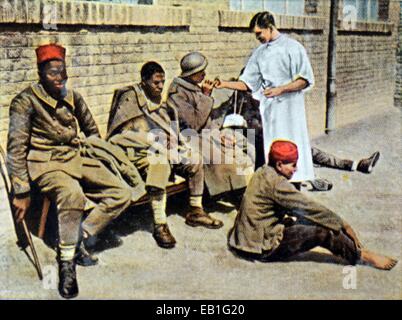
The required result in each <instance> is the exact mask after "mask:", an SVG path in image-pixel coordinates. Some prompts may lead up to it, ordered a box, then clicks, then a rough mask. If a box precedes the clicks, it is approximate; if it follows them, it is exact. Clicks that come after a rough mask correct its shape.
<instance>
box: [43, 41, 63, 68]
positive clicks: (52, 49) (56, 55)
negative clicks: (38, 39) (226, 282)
mask: <svg viewBox="0 0 402 320" xmlns="http://www.w3.org/2000/svg"><path fill="white" fill-rule="evenodd" d="M35 51H36V58H37V63H38V64H39V63H42V62H45V61H49V60H64V59H65V57H66V49H65V48H63V47H62V46H59V45H58V44H53V43H52V44H46V45H44V46H40V47H38V48H36V50H35Z"/></svg>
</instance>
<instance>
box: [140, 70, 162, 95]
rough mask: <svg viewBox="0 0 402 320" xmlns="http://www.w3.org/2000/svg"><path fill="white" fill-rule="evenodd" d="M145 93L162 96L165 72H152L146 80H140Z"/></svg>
mask: <svg viewBox="0 0 402 320" xmlns="http://www.w3.org/2000/svg"><path fill="white" fill-rule="evenodd" d="M142 82H143V84H144V87H145V90H146V91H147V94H149V95H150V96H152V97H154V98H159V97H161V96H162V91H163V87H164V85H165V74H164V73H162V72H156V73H154V74H153V75H152V76H151V78H149V79H148V80H143V81H142Z"/></svg>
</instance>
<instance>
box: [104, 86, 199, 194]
mask: <svg viewBox="0 0 402 320" xmlns="http://www.w3.org/2000/svg"><path fill="white" fill-rule="evenodd" d="M152 130H155V131H153V132H154V134H157V133H158V131H160V130H162V133H164V134H165V136H166V138H167V139H169V144H170V145H169V147H167V146H166V148H163V147H162V148H161V149H159V150H160V151H161V156H162V157H163V159H162V158H160V160H161V162H163V163H159V164H153V163H150V156H151V154H150V148H151V147H154V146H155V144H154V140H153V139H150V137H151V135H152V133H151V131H152ZM107 139H108V140H109V142H111V143H112V144H115V145H118V146H120V147H121V148H123V149H124V150H125V151H126V153H127V155H128V157H129V159H130V160H131V161H132V162H133V163H134V164H135V166H136V167H137V168H138V169H139V170H140V172H141V173H142V174H143V176H144V177H145V179H146V182H145V183H146V186H147V187H156V188H159V189H165V188H166V186H167V184H168V182H169V178H170V176H171V174H172V172H176V173H178V174H179V175H184V176H185V177H189V179H188V182H189V189H190V194H191V195H193V196H199V195H202V193H203V189H204V170H203V167H202V159H201V157H198V159H197V158H195V159H194V160H197V161H194V162H193V163H189V164H183V160H184V159H186V160H188V158H187V156H186V155H187V153H186V152H187V151H189V146H187V145H185V143H184V141H183V139H182V137H181V135H180V132H179V128H178V121H177V113H176V110H174V109H172V108H169V107H168V106H166V104H164V103H162V104H160V105H153V104H152V103H151V102H150V101H148V100H147V98H146V95H145V93H144V92H143V90H142V89H141V86H140V85H139V84H135V85H133V86H128V87H125V88H122V89H120V90H116V92H115V94H114V97H113V102H112V107H111V110H110V115H109V121H108V130H107ZM173 147H175V148H177V149H176V150H177V152H170V151H171V150H172V148H173ZM172 169H174V170H173V171H172Z"/></svg>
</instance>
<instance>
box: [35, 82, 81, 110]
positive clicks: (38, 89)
mask: <svg viewBox="0 0 402 320" xmlns="http://www.w3.org/2000/svg"><path fill="white" fill-rule="evenodd" d="M31 88H32V91H33V93H34V94H35V95H36V96H37V97H38V98H39V99H40V100H42V101H43V102H45V103H46V104H47V105H49V106H51V107H52V108H53V109H55V108H56V106H57V102H58V101H57V100H56V99H53V98H52V97H51V96H50V95H49V94H48V93H47V92H46V90H45V89H44V88H43V86H42V85H41V84H40V83H35V84H33V85H32V86H31ZM63 101H65V102H66V103H67V104H68V105H69V106H71V108H73V109H75V104H74V95H73V91H72V90H67V95H66V96H65V97H64V99H63Z"/></svg>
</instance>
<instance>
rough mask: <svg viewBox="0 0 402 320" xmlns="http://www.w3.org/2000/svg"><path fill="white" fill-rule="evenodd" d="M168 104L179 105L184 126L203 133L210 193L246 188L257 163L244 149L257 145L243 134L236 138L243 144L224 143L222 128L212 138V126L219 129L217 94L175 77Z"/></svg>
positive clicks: (216, 193) (182, 126) (201, 140)
mask: <svg viewBox="0 0 402 320" xmlns="http://www.w3.org/2000/svg"><path fill="white" fill-rule="evenodd" d="M167 104H168V105H169V106H171V107H174V108H175V109H177V112H178V116H179V123H180V129H181V130H185V129H192V130H195V131H196V133H198V134H199V137H201V139H199V141H198V142H199V143H200V144H201V147H200V148H201V150H202V155H203V158H204V170H205V183H206V185H207V187H208V191H209V193H210V194H211V195H212V196H214V195H218V194H222V193H224V192H228V191H230V190H237V189H242V188H245V187H246V186H247V183H248V181H249V179H250V177H251V175H252V174H253V172H254V163H253V159H252V158H251V157H250V156H248V154H247V153H246V152H247V151H246V152H244V149H247V148H254V147H253V146H251V145H250V144H247V142H246V139H245V138H244V136H242V135H237V136H236V135H235V137H236V141H237V142H238V143H239V144H240V145H241V144H243V145H242V147H241V148H239V147H238V146H237V145H235V146H224V145H222V144H221V136H222V135H223V134H224V132H222V131H221V132H218V136H213V137H212V138H210V137H208V135H206V134H205V133H206V132H207V131H208V130H211V129H218V130H219V128H213V126H212V119H211V112H212V110H213V105H214V100H213V98H211V97H209V96H206V95H204V94H203V93H202V90H201V88H200V87H199V86H197V85H196V84H193V83H190V82H188V81H186V80H184V79H182V78H175V79H174V80H173V82H172V84H171V85H170V88H169V92H168V100H167ZM240 136H241V137H240ZM206 146H207V147H206ZM244 147H246V148H244ZM249 154H254V152H250V153H249ZM217 161H218V162H217Z"/></svg>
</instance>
